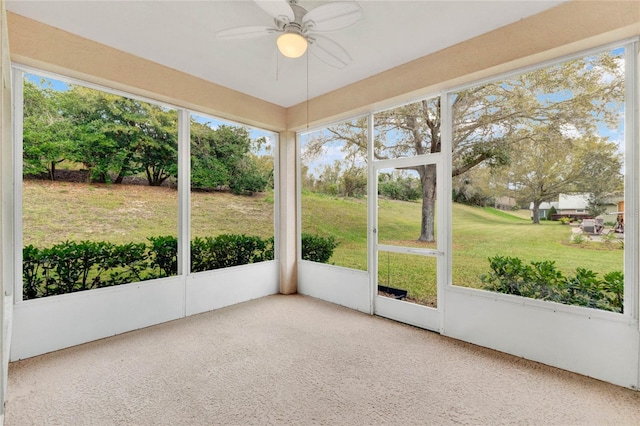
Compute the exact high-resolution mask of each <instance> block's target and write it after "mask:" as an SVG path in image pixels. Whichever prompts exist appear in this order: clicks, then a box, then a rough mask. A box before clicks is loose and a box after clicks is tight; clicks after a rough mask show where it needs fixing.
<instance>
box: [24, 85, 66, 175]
mask: <svg viewBox="0 0 640 426" xmlns="http://www.w3.org/2000/svg"><path fill="white" fill-rule="evenodd" d="M57 94H58V92H56V91H55V90H52V89H50V88H48V87H46V86H44V87H38V86H37V85H35V84H34V83H32V82H30V81H27V80H25V81H24V95H23V97H24V106H23V114H24V119H23V134H22V136H23V164H24V166H23V167H24V174H27V175H39V174H42V173H47V174H48V176H49V179H51V180H55V174H56V165H57V164H59V163H61V162H62V161H64V160H65V159H66V158H67V154H68V150H69V145H70V143H71V142H70V139H69V134H70V131H71V129H70V126H69V123H68V122H67V121H66V120H64V118H63V117H62V115H60V113H59V107H58V103H59V99H58V96H57Z"/></svg>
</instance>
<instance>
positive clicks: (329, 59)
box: [308, 34, 351, 68]
mask: <svg viewBox="0 0 640 426" xmlns="http://www.w3.org/2000/svg"><path fill="white" fill-rule="evenodd" d="M308 40H309V52H311V53H312V54H313V56H315V57H316V58H318V59H320V60H321V61H322V62H324V63H326V64H328V65H331V66H332V67H336V68H344V67H346V66H347V65H349V64H350V63H351V56H350V55H349V53H348V52H347V51H346V50H344V48H343V47H342V46H340V45H339V44H338V43H336V42H335V41H333V40H331V39H330V38H327V37H324V36H321V35H316V34H314V35H312V36H309V37H308Z"/></svg>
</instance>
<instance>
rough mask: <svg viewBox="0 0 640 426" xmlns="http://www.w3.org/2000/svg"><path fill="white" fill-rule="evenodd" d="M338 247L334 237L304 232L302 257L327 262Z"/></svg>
mask: <svg viewBox="0 0 640 426" xmlns="http://www.w3.org/2000/svg"><path fill="white" fill-rule="evenodd" d="M336 247H338V242H337V241H336V240H335V238H333V237H320V236H318V235H311V234H302V259H304V260H310V261H312V262H320V263H327V262H329V259H330V258H331V256H332V255H333V251H334V250H335V248H336Z"/></svg>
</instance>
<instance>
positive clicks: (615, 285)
mask: <svg viewBox="0 0 640 426" xmlns="http://www.w3.org/2000/svg"><path fill="white" fill-rule="evenodd" d="M489 267H490V268H491V271H492V272H491V273H489V274H483V275H482V276H481V277H480V280H481V281H482V283H483V284H484V288H485V289H486V290H490V291H496V292H499V293H505V294H513V295H516V296H522V297H529V298H532V299H539V300H549V301H552V302H557V303H563V304H567V305H578V306H586V307H589V308H595V309H602V310H607V311H613V312H622V308H623V306H622V305H623V295H624V274H623V273H622V272H619V271H615V272H610V273H608V274H606V275H604V277H603V278H602V279H600V278H598V274H597V273H595V272H593V271H591V270H588V269H584V268H577V269H576V272H575V275H574V276H568V277H565V276H564V275H563V274H562V273H561V272H560V271H558V270H557V269H556V266H555V262H554V261H548V260H546V261H542V262H530V264H529V265H525V264H524V263H523V262H522V260H520V259H518V258H517V257H503V256H494V257H491V258H489Z"/></svg>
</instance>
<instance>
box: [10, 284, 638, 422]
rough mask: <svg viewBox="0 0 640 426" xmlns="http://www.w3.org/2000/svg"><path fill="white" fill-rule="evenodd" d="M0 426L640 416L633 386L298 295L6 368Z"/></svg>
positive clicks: (582, 419) (567, 419) (631, 418)
mask: <svg viewBox="0 0 640 426" xmlns="http://www.w3.org/2000/svg"><path fill="white" fill-rule="evenodd" d="M5 424H6V425H46V424H55V425H63V424H65V425H114V424H115V425H214V424H220V425H248V424H260V425H267V424H295V425H311V424H329V425H336V424H339V425H378V424H396V425H409V424H419V425H437V424H477V425H494V424H555V425H587V424H592V425H605V424H609V425H639V424H640V392H635V391H632V390H629V389H624V388H620V387H617V386H614V385H610V384H606V383H603V382H600V381H597V380H593V379H589V378H586V377H583V376H579V375H577V374H573V373H569V372H566V371H562V370H557V369H554V368H550V367H547V366H543V365H540V364H537V363H534V362H529V361H526V360H523V359H519V358H515V357H512V356H509V355H505V354H501V353H499V352H495V351H491V350H488V349H483V348H480V347H477V346H473V345H470V344H466V343H463V342H458V341H455V340H452V339H448V338H445V337H442V336H440V335H438V334H435V333H431V332H427V331H424V330H420V329H416V328H413V327H410V326H406V325H403V324H399V323H396V322H393V321H388V320H385V319H382V318H378V317H371V316H368V315H364V314H361V313H358V312H355V311H351V310H349V309H345V308H342V307H339V306H335V305H332V304H329V303H326V302H322V301H319V300H316V299H312V298H308V297H303V296H271V297H266V298H263V299H259V300H255V301H251V302H247V303H243V304H240V305H236V306H231V307H228V308H225V309H220V310H218V311H214V312H209V313H206V314H202V315H197V316H194V317H189V318H186V319H182V320H179V321H173V322H170V323H166V324H161V325H158V326H155V327H150V328H147V329H144V330H139V331H135V332H131V333H127V334H124V335H120V336H116V337H112V338H109V339H105V340H101V341H98V342H93V343H88V344H85V345H82V346H78V347H74V348H70V349H66V350H62V351H59V352H55V353H51V354H47V355H43V356H40V357H36V358H31V359H27V360H24V361H20V362H16V363H13V364H11V365H10V368H9V391H8V403H7V411H6V418H5Z"/></svg>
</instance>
